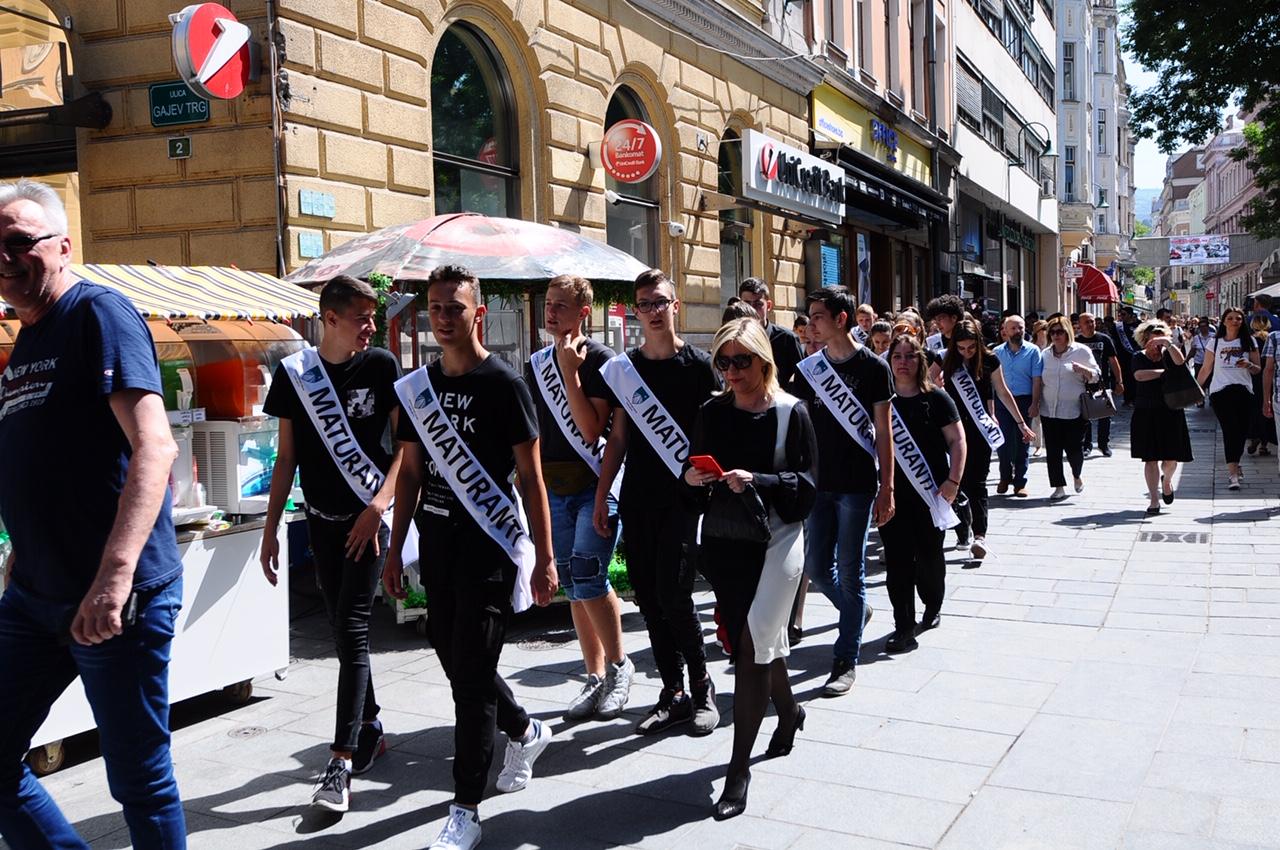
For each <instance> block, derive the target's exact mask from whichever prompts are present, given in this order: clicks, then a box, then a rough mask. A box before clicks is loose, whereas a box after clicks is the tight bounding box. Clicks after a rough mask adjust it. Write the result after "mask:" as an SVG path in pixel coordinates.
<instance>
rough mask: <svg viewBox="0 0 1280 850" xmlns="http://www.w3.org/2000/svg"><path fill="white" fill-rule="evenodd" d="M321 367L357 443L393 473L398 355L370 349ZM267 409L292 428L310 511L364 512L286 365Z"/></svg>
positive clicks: (265, 405)
mask: <svg viewBox="0 0 1280 850" xmlns="http://www.w3.org/2000/svg"><path fill="white" fill-rule="evenodd" d="M320 362H321V363H322V364H323V365H324V371H325V372H326V373H327V374H328V375H329V381H330V383H332V384H333V390H334V392H336V393H337V394H338V398H340V399H342V412H343V413H344V414H345V415H346V417H347V424H348V426H349V427H350V428H351V433H352V435H353V436H354V437H355V438H356V442H357V443H359V444H360V448H361V450H363V451H364V453H365V455H366V456H367V457H368V458H369V460H371V461H373V463H374V465H375V466H377V467H378V469H380V470H382V472H383V473H384V474H385V473H386V471H387V470H388V469H390V468H391V456H392V454H394V449H393V447H392V437H391V427H390V425H391V411H393V410H395V409H396V405H397V401H396V391H395V382H396V380H397V379H398V378H399V377H400V366H399V364H398V363H396V358H395V355H393V354H392V353H391V352H390V351H387V350H386V349H385V348H370V349H369V350H368V351H359V352H356V354H355V355H354V356H353V357H352V358H351V359H350V360H348V361H347V362H345V363H330V362H329V361H327V360H325V359H324V358H323V357H322V358H320ZM262 410H263V412H264V413H266V414H267V415H269V416H278V417H280V418H281V419H288V420H289V421H290V422H291V423H292V425H293V445H294V450H295V452H296V453H297V457H298V474H299V475H300V476H301V477H302V492H303V495H304V496H305V497H306V500H307V505H308V506H310V507H312V508H315V509H316V510H318V511H321V512H322V513H326V514H329V515H331V516H347V515H349V514H356V513H359V512H360V511H362V510H364V508H365V505H364V503H363V502H361V501H360V497H359V496H357V495H356V494H355V492H353V491H352V489H351V486H350V485H349V484H347V479H346V478H344V477H343V475H342V472H341V471H340V470H339V469H338V465H337V464H336V463H334V461H333V456H332V455H330V454H329V450H328V449H327V448H325V444H324V441H323V440H322V439H321V438H320V434H319V432H318V431H316V426H315V423H314V422H312V421H311V417H310V416H309V415H308V414H307V408H306V407H304V406H303V404H302V402H301V401H300V400H299V399H298V392H297V390H296V389H294V386H293V382H292V381H291V380H289V375H288V373H287V372H286V371H285V368H284V366H283V364H282V365H280V366H277V367H276V374H275V376H274V377H273V378H272V379H271V389H270V390H269V391H268V392H267V399H266V401H265V402H263V405H262Z"/></svg>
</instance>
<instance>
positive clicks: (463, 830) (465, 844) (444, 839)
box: [427, 806, 480, 850]
mask: <svg viewBox="0 0 1280 850" xmlns="http://www.w3.org/2000/svg"><path fill="white" fill-rule="evenodd" d="M479 843H480V815H478V814H476V813H475V812H473V811H471V809H464V808H462V807H461V806H450V807H449V819H448V820H447V821H445V822H444V829H442V830H440V834H439V835H437V836H436V840H435V841H432V842H431V846H430V847H429V848H427V850H471V848H473V847H475V846H476V845H477V844H479Z"/></svg>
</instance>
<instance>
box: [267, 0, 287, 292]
mask: <svg viewBox="0 0 1280 850" xmlns="http://www.w3.org/2000/svg"><path fill="white" fill-rule="evenodd" d="M277 20H278V19H277V17H276V0H267V52H268V55H269V56H270V71H271V147H272V151H273V154H274V156H273V157H272V162H273V165H274V166H275V179H276V275H277V276H278V277H284V274H285V261H284V207H285V196H284V192H285V185H284V162H283V161H282V159H281V152H280V139H281V136H282V135H283V134H284V118H283V116H281V114H280V96H279V95H280V92H279V86H280V57H279V55H278V54H277V52H276V35H277V33H276V21H277Z"/></svg>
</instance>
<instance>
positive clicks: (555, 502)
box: [547, 484, 618, 602]
mask: <svg viewBox="0 0 1280 850" xmlns="http://www.w3.org/2000/svg"><path fill="white" fill-rule="evenodd" d="M547 502H548V503H549V504H550V506H551V548H552V549H553V550H554V551H555V557H556V571H557V572H558V573H559V574H560V586H561V587H563V588H564V592H565V595H566V596H567V597H569V601H571V602H586V601H587V600H589V599H599V598H600V597H601V596H604V595H605V594H607V593H608V592H609V562H610V561H611V560H613V547H614V545H615V544H616V543H617V542H618V523H617V521H616V517H617V514H618V503H617V502H616V501H614V498H613V497H612V496H610V497H609V516H610V517H611V518H615V519H614V522H613V533H612V534H610V535H609V536H608V537H601V536H600V535H599V534H597V533H596V530H595V526H593V525H592V524H591V513H592V511H593V510H594V508H595V503H596V488H595V485H594V484H593V485H592V486H591V487H588V488H587V489H585V490H583V491H581V492H580V493H574V494H573V495H571V496H557V495H556V494H555V493H547Z"/></svg>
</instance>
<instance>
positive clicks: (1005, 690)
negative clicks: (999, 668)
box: [921, 672, 1053, 708]
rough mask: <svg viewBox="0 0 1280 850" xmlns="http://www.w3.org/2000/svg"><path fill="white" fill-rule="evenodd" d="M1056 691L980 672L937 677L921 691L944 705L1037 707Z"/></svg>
mask: <svg viewBox="0 0 1280 850" xmlns="http://www.w3.org/2000/svg"><path fill="white" fill-rule="evenodd" d="M1052 692H1053V685H1051V684H1047V683H1044V682H1021V681H1017V680H1015V679H1009V678H1003V677H996V676H985V675H981V674H976V673H955V672H947V673H938V674H937V675H936V676H934V678H933V680H932V681H931V682H929V684H928V685H927V686H925V688H924V689H923V690H922V691H921V697H923V698H926V699H932V700H938V701H939V702H942V703H948V702H950V701H951V700H953V699H955V698H960V699H966V700H980V701H982V702H994V703H1000V704H1002V705H1013V706H1019V707H1022V708H1037V707H1038V706H1040V704H1041V703H1043V702H1044V701H1045V699H1046V698H1048V696H1049V694H1050V693H1052Z"/></svg>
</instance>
